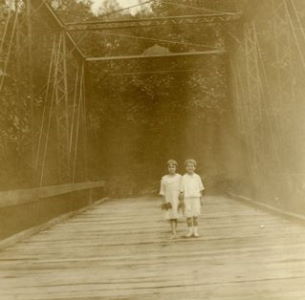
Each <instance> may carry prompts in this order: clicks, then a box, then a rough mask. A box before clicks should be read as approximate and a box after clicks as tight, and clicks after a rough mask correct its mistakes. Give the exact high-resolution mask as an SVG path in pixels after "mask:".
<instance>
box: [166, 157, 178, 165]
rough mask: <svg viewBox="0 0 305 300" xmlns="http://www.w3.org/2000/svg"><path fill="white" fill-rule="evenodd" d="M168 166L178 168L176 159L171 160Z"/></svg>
mask: <svg viewBox="0 0 305 300" xmlns="http://www.w3.org/2000/svg"><path fill="white" fill-rule="evenodd" d="M167 165H168V166H170V165H174V166H176V167H177V166H178V163H177V162H176V161H175V160H174V159H169V160H168V161H167Z"/></svg>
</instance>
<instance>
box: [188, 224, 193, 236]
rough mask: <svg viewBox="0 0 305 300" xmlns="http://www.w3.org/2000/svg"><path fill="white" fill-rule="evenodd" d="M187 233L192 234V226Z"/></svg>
mask: <svg viewBox="0 0 305 300" xmlns="http://www.w3.org/2000/svg"><path fill="white" fill-rule="evenodd" d="M189 234H193V227H192V226H190V227H189Z"/></svg>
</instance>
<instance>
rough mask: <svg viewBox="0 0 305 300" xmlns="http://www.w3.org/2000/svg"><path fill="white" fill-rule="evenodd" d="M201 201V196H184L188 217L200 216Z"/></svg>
mask: <svg viewBox="0 0 305 300" xmlns="http://www.w3.org/2000/svg"><path fill="white" fill-rule="evenodd" d="M200 211H201V203H200V197H185V198H184V213H185V216H186V217H187V218H191V217H198V216H200Z"/></svg>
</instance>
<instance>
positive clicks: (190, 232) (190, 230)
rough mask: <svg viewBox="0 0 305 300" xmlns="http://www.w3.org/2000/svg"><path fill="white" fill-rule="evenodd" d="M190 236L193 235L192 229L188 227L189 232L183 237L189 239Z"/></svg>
mask: <svg viewBox="0 0 305 300" xmlns="http://www.w3.org/2000/svg"><path fill="white" fill-rule="evenodd" d="M192 235H193V228H192V227H190V228H189V232H188V233H187V234H186V235H185V237H187V238H189V237H191V236H192Z"/></svg>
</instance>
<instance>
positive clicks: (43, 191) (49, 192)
mask: <svg viewBox="0 0 305 300" xmlns="http://www.w3.org/2000/svg"><path fill="white" fill-rule="evenodd" d="M104 186H105V181H93V182H80V183H69V184H62V185H53V186H44V187H39V188H33V189H22V190H11V191H3V192H0V208H2V207H8V206H15V205H21V204H25V203H30V202H36V201H38V200H39V199H43V198H48V197H54V196H58V195H63V194H67V193H71V192H77V191H81V190H89V189H94V188H100V187H104Z"/></svg>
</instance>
